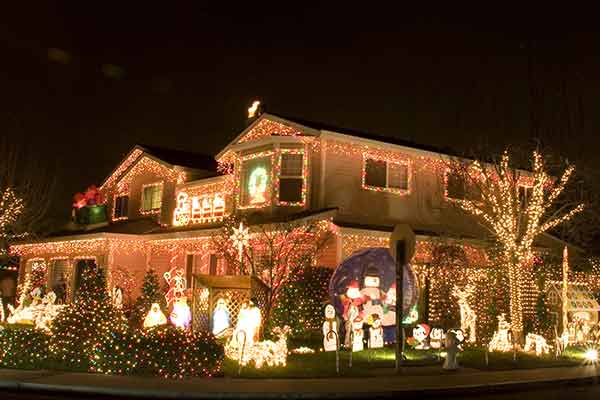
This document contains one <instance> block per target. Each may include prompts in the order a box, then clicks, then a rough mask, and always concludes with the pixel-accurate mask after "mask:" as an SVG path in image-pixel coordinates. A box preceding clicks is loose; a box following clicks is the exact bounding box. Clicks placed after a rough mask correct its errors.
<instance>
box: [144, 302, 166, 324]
mask: <svg viewBox="0 0 600 400" xmlns="http://www.w3.org/2000/svg"><path fill="white" fill-rule="evenodd" d="M166 323H167V317H166V316H165V314H164V313H163V312H162V310H161V309H160V306H159V305H158V303H152V306H151V307H150V311H148V314H146V318H144V328H152V327H155V326H158V325H165V324H166Z"/></svg>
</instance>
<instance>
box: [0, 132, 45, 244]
mask: <svg viewBox="0 0 600 400" xmlns="http://www.w3.org/2000/svg"><path fill="white" fill-rule="evenodd" d="M53 187H54V178H52V176H51V174H50V170H49V168H47V166H45V165H44V164H43V162H42V161H41V160H40V159H39V158H37V157H34V156H33V154H32V153H31V152H29V150H28V149H27V148H26V147H25V146H21V145H18V144H16V143H15V142H9V139H8V138H7V137H4V138H3V139H2V140H0V256H6V255H7V254H8V250H9V246H10V244H11V243H12V242H14V241H15V240H19V239H22V238H25V237H31V236H35V235H37V234H38V233H39V226H40V223H41V222H42V221H43V219H44V218H45V217H46V215H47V213H48V210H49V207H50V199H51V194H52V189H53Z"/></svg>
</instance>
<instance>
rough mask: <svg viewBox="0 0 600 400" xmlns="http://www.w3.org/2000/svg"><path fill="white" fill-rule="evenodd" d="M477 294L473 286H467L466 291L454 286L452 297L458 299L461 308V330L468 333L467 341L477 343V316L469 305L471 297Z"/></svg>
mask: <svg viewBox="0 0 600 400" xmlns="http://www.w3.org/2000/svg"><path fill="white" fill-rule="evenodd" d="M474 292H475V287H474V286H473V285H467V286H466V287H465V288H464V289H461V288H459V287H458V286H456V285H454V289H453V290H452V295H453V296H454V297H456V298H457V300H458V306H459V307H460V329H462V330H463V332H468V335H467V338H468V339H467V341H468V342H470V343H475V341H476V339H477V336H476V327H477V315H476V314H475V311H474V310H473V308H471V306H470V305H469V297H470V296H472V295H473V293H474Z"/></svg>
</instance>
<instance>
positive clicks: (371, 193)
mask: <svg viewBox="0 0 600 400" xmlns="http://www.w3.org/2000/svg"><path fill="white" fill-rule="evenodd" d="M445 157H447V156H446V155H444V154H441V153H440V152H438V151H435V150H434V149H430V148H425V147H417V146H415V145H412V144H409V143H403V142H401V141H395V140H388V139H384V138H378V137H374V136H369V135H365V134H362V133H360V132H354V131H347V130H340V129H337V128H331V127H327V126H324V125H320V124H315V123H310V122H303V121H298V120H294V119H289V118H282V117H280V116H277V115H273V114H268V113H265V114H262V115H260V116H259V117H257V118H256V120H255V121H254V122H253V123H252V124H250V125H249V126H248V127H247V128H246V129H244V130H243V131H242V132H241V133H240V134H239V135H238V136H237V137H236V138H235V139H234V140H233V141H231V142H230V143H229V144H228V145H227V146H226V147H225V148H224V149H223V150H222V151H221V152H220V153H219V154H217V155H216V156H215V157H214V158H212V157H207V156H202V155H200V154H195V153H192V152H183V151H172V150H165V149H160V148H155V147H152V146H136V147H134V148H133V149H132V150H131V151H130V153H129V154H127V155H126V156H125V158H124V159H123V160H122V161H121V163H120V164H119V165H118V166H117V167H116V168H115V169H114V171H113V172H112V173H111V174H110V175H109V176H108V177H107V178H106V180H105V181H104V182H103V183H102V185H101V186H100V191H101V192H102V193H104V195H105V197H106V201H107V209H108V218H109V222H108V223H106V224H104V225H101V226H97V225H96V226H94V227H92V229H89V228H87V229H79V230H74V231H70V232H63V233H62V234H61V235H58V236H53V237H49V238H47V239H45V240H43V241H39V242H29V243H22V244H19V245H16V246H14V247H13V251H14V252H15V253H16V254H18V255H19V256H20V260H21V265H20V271H21V276H23V275H24V274H23V272H27V271H30V270H31V268H32V266H33V265H36V264H37V265H43V266H44V267H45V268H47V271H48V272H47V279H48V285H49V286H50V287H53V285H55V284H56V283H57V282H58V281H59V280H60V279H62V278H64V277H67V278H66V279H67V282H68V285H69V287H70V291H71V292H74V291H76V290H77V285H78V282H79V276H80V274H81V271H82V270H83V268H85V267H86V265H88V264H89V263H96V264H97V265H99V266H101V267H103V268H106V269H107V270H108V271H109V276H112V277H114V276H115V275H114V274H110V272H111V271H114V270H116V269H117V268H121V269H126V270H127V271H129V272H130V273H131V274H134V276H135V282H136V284H137V287H136V289H135V290H134V293H139V289H140V286H141V283H142V278H143V274H144V272H145V271H146V270H147V269H148V268H149V267H152V268H154V269H155V270H157V272H158V273H159V274H162V273H164V272H165V271H167V270H168V269H169V268H170V266H172V265H177V266H180V267H181V268H185V270H186V271H187V275H188V278H190V277H191V276H194V275H202V276H222V275H228V274H229V272H230V271H229V269H228V267H227V265H226V263H225V261H224V260H222V259H219V258H218V257H216V256H215V255H214V254H211V252H210V238H211V235H213V234H214V233H215V230H216V229H217V228H218V227H219V224H220V222H221V221H222V220H223V219H224V218H225V217H226V216H227V215H230V214H231V213H234V212H257V211H259V212H263V213H265V215H272V216H281V215H287V216H288V217H290V218H294V215H298V216H302V218H306V217H307V216H310V217H311V218H314V219H330V220H331V221H332V226H333V227H334V231H335V240H333V241H332V242H331V243H330V244H329V246H328V247H327V249H326V250H325V251H324V253H323V255H322V256H321V259H320V260H319V261H318V262H319V264H321V265H325V266H330V267H332V268H334V267H335V266H337V265H338V264H339V263H340V262H341V261H342V260H344V259H345V258H346V257H348V256H349V255H350V254H352V253H353V252H354V251H356V250H359V249H363V248H368V247H387V246H388V242H389V237H390V234H391V232H392V230H393V228H394V226H395V225H396V224H399V223H404V224H408V225H410V226H411V227H412V229H413V230H414V232H415V233H416V240H417V251H416V255H415V258H414V260H413V263H414V264H416V265H418V264H426V263H427V262H428V261H429V260H430V258H431V251H430V248H431V246H430V244H431V243H432V241H434V240H436V239H437V238H439V237H446V238H449V239H450V240H454V241H457V242H460V243H462V244H463V245H464V246H467V247H468V248H469V249H470V250H471V251H469V252H467V254H468V255H469V256H470V257H472V258H473V260H475V261H474V262H477V260H480V262H485V261H484V260H485V258H486V257H485V251H484V250H483V247H482V239H484V238H485V231H484V230H483V229H482V228H481V227H480V226H478V224H476V223H475V222H474V221H473V220H470V219H467V218H466V217H465V216H464V215H463V214H461V213H460V212H458V211H457V209H456V207H453V206H452V205H451V204H450V202H449V201H448V198H452V197H460V196H464V194H465V188H464V186H463V185H462V183H461V182H460V181H457V180H456V179H455V178H454V177H453V176H452V175H451V174H450V173H449V172H448V168H447V165H448V164H447V162H446V161H445ZM525 192H526V190H525ZM538 244H539V245H540V246H545V247H547V248H552V249H560V247H561V246H562V245H563V243H561V242H560V241H558V240H557V239H554V238H552V237H551V236H549V235H545V236H544V237H543V238H542V239H541V240H540V243H538ZM113 279H114V278H113ZM189 280H190V281H191V279H189ZM109 283H110V284H118V282H109Z"/></svg>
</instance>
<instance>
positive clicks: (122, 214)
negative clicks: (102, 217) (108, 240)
mask: <svg viewBox="0 0 600 400" xmlns="http://www.w3.org/2000/svg"><path fill="white" fill-rule="evenodd" d="M128 206H129V196H127V195H124V196H117V197H115V206H114V207H115V208H114V210H113V219H125V218H127V212H128Z"/></svg>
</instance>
